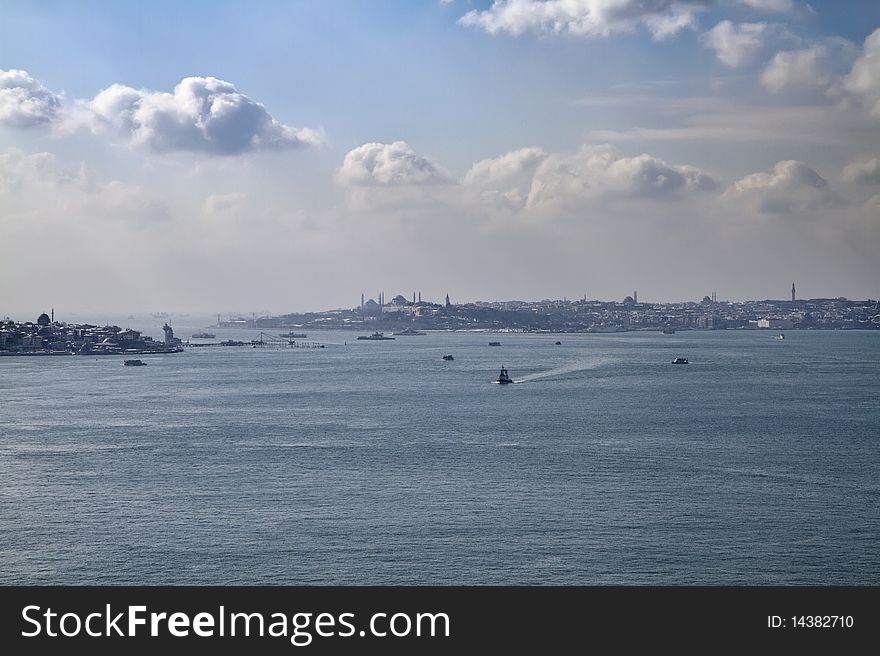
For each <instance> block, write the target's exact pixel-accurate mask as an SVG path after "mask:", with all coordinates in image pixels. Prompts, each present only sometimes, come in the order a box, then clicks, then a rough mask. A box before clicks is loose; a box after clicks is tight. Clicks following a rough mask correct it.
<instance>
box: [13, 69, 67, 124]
mask: <svg viewBox="0 0 880 656" xmlns="http://www.w3.org/2000/svg"><path fill="white" fill-rule="evenodd" d="M60 109H61V97H60V96H58V95H56V94H54V93H52V92H51V91H49V90H48V89H47V88H46V87H44V86H43V85H42V84H40V82H39V81H38V80H36V79H34V78H33V77H31V76H30V75H29V74H28V73H27V71H21V70H16V69H10V70H3V69H0V124H3V123H5V124H7V125H12V126H14V127H23V128H27V127H33V126H37V125H43V124H47V123H51V122H53V121H54V120H55V119H56V118H57V117H58V113H59V111H60Z"/></svg>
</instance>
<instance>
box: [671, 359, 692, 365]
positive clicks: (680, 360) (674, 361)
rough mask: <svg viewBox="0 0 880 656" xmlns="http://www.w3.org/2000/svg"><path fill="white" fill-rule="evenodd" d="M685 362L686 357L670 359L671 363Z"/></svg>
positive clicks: (686, 360) (686, 361)
mask: <svg viewBox="0 0 880 656" xmlns="http://www.w3.org/2000/svg"><path fill="white" fill-rule="evenodd" d="M687 363H688V359H687V358H675V360H673V361H672V364H687Z"/></svg>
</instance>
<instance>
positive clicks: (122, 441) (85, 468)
mask: <svg viewBox="0 0 880 656" xmlns="http://www.w3.org/2000/svg"><path fill="white" fill-rule="evenodd" d="M163 321H164V319H154V318H150V317H146V318H142V319H141V320H140V321H129V322H127V324H126V325H131V324H134V325H132V326H131V327H134V328H141V329H144V330H145V331H146V332H147V333H148V334H152V335H153V336H155V337H157V338H159V337H161V336H162V331H161V326H162V323H163ZM123 323H125V322H123ZM174 325H175V328H176V329H177V334H178V336H180V337H183V338H184V339H187V338H189V334H190V332H195V331H198V330H204V329H207V330H209V331H210V332H214V333H216V334H217V338H216V339H215V340H213V341H220V340H222V339H243V340H250V339H255V338H257V337H258V336H259V331H252V330H223V329H211V328H207V326H208V325H209V324H208V323H207V322H203V323H199V322H197V321H195V320H194V319H189V325H188V324H187V319H182V320H177V321H176V322H175V323H174ZM357 334H358V333H355V332H350V331H332V330H327V331H309V332H308V339H306V340H303V341H305V342H310V343H312V344H311V345H317V344H323V345H324V348H280V347H269V346H267V347H264V348H253V347H250V346H247V347H204V348H190V349H188V350H186V351H185V352H183V353H177V354H167V355H144V356H138V357H140V358H141V359H142V360H144V361H145V362H146V363H147V365H148V366H146V367H124V366H123V365H122V360H123V358H122V357H121V356H103V357H86V356H70V357H5V358H0V563H2V567H0V583H3V584H41V585H42V584H358V585H360V584H439V585H447V584H478V585H481V584H537V585H545V584H547V585H574V584H578V585H599V584H623V585H654V584H671V585H697V584H707V585H719V584H737V585H739V584H745V585H771V584H786V585H796V584H856V585H878V584H880V548H878V545H880V378H878V374H880V331H873V332H869V331H788V332H786V333H785V339H779V334H778V332H774V331H766V330H765V331H715V332H711V331H703V332H696V331H694V332H684V331H679V332H677V333H676V334H674V335H663V334H660V333H656V332H628V333H620V334H564V335H558V334H555V335H551V334H522V333H484V332H430V333H429V334H427V335H425V336H411V337H403V336H400V337H397V338H396V339H395V340H394V341H358V340H357V339H356V336H357ZM193 341H194V340H193ZM490 341H499V342H500V344H501V345H500V346H496V347H493V346H489V345H488V343H489V342H490ZM557 341H559V342H561V344H556V342H557ZM446 354H450V355H452V356H453V357H454V360H452V361H444V360H443V359H442V356H443V355H446ZM676 357H684V358H687V359H688V361H689V364H687V365H673V364H672V360H673V359H674V358H676ZM502 366H504V367H507V369H508V370H509V372H510V375H511V377H512V378H513V379H514V380H515V381H516V384H513V385H499V384H496V383H495V382H494V381H495V380H496V378H497V376H498V372H499V369H500V368H501V367H502Z"/></svg>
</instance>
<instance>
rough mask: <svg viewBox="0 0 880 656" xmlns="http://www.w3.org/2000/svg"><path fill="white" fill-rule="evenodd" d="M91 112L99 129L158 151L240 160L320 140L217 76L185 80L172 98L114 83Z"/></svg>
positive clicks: (168, 94) (92, 105)
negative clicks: (253, 153) (249, 154)
mask: <svg viewBox="0 0 880 656" xmlns="http://www.w3.org/2000/svg"><path fill="white" fill-rule="evenodd" d="M87 108H88V109H89V110H90V111H91V112H92V114H93V116H94V124H93V127H94V128H95V129H96V130H100V129H101V128H107V127H110V128H114V129H116V130H119V131H121V132H122V133H123V134H125V135H127V136H129V137H130V138H131V142H132V143H133V144H135V145H143V146H147V147H149V148H151V149H153V150H155V151H157V152H168V151H176V150H183V151H194V152H205V153H209V154H213V155H238V154H241V153H245V152H249V151H253V150H261V149H278V148H295V147H300V146H310V145H315V144H318V143H320V141H321V135H320V133H319V132H318V131H316V130H313V129H309V128H301V129H297V128H292V127H290V126H288V125H284V124H283V123H281V122H279V121H278V120H277V119H275V118H274V117H273V116H272V115H271V114H270V113H269V112H268V111H267V110H266V108H265V107H264V106H263V105H262V104H261V103H258V102H256V101H255V100H252V99H251V98H249V97H248V96H246V95H244V94H243V93H240V92H239V91H238V90H237V89H236V88H235V85H233V84H231V83H229V82H226V81H224V80H219V79H217V78H215V77H188V78H185V79H183V80H181V82H180V83H179V84H178V85H177V86H176V87H174V91H173V93H164V92H158V91H148V90H144V89H134V88H132V87H128V86H124V85H121V84H114V85H112V86H110V87H108V88H107V89H104V90H103V91H102V92H101V93H99V94H98V95H97V96H95V98H94V99H93V100H92V101H91V102H89V103H88V104H87Z"/></svg>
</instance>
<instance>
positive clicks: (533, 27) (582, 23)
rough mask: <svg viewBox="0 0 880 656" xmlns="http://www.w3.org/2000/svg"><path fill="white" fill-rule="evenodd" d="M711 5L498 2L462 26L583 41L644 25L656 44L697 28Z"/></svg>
mask: <svg viewBox="0 0 880 656" xmlns="http://www.w3.org/2000/svg"><path fill="white" fill-rule="evenodd" d="M706 4H710V3H709V2H706V1H703V2H701V1H700V0H494V2H493V3H492V6H491V7H489V9H486V10H482V11H480V10H476V9H475V10H472V11H469V12H468V13H466V14H465V15H464V16H462V17H461V18H460V19H459V23H461V24H462V25H466V26H469V27H478V28H481V29H483V30H485V31H486V32H488V33H489V34H498V33H500V32H507V33H508V34H512V35H513V36H519V35H521V34H524V33H526V32H549V33H553V34H563V33H569V34H573V35H575V36H581V37H599V36H608V35H610V34H612V33H614V32H632V31H633V30H635V29H636V28H637V27H638V26H640V25H642V26H644V27H646V28H647V29H648V30H650V31H651V33H652V34H653V36H654V38H655V39H656V40H662V39H665V38H667V37H669V36H672V35H674V34H676V33H678V32H679V31H681V30H682V29H685V28H693V27H695V25H696V16H695V12H696V11H698V10H699V9H700V8H701V7H702V6H704V5H706Z"/></svg>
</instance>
